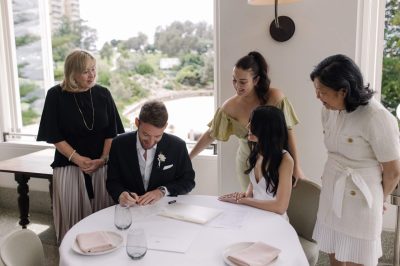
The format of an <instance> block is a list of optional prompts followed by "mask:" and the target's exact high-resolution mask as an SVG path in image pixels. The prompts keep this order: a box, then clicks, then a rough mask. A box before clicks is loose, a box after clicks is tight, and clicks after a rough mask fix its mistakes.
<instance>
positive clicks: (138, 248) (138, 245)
mask: <svg viewBox="0 0 400 266" xmlns="http://www.w3.org/2000/svg"><path fill="white" fill-rule="evenodd" d="M146 252H147V240H146V234H145V233H144V229H143V228H135V229H133V230H130V231H129V232H128V236H127V239H126V253H127V254H128V256H129V257H130V258H131V259H134V260H138V259H141V258H143V257H144V255H145V254H146Z"/></svg>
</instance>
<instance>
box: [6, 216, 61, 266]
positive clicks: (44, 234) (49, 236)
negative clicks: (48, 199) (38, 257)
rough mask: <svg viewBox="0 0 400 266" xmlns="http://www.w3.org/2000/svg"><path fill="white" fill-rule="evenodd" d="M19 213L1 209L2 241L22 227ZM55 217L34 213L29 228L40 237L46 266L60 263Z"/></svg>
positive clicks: (54, 265)
mask: <svg viewBox="0 0 400 266" xmlns="http://www.w3.org/2000/svg"><path fill="white" fill-rule="evenodd" d="M18 216H19V213H18V212H17V211H14V210H9V209H4V208H1V209H0V242H2V239H3V237H5V236H6V235H7V234H9V233H11V232H13V231H17V230H20V229H21V226H20V225H19V224H18V221H19V218H18ZM52 219H53V217H52V216H51V215H48V214H40V213H32V214H31V217H30V221H31V223H30V224H29V225H28V228H29V229H31V230H32V231H34V232H35V233H36V234H37V235H38V236H39V238H40V240H41V241H42V244H43V248H44V255H45V257H46V264H45V265H46V266H56V265H58V261H59V255H58V246H57V241H56V235H55V232H54V227H53V221H52Z"/></svg>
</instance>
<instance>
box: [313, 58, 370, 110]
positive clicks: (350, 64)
mask: <svg viewBox="0 0 400 266" xmlns="http://www.w3.org/2000/svg"><path fill="white" fill-rule="evenodd" d="M310 78H311V80H312V81H314V79H315V78H318V80H319V82H321V83H322V84H323V85H325V86H327V87H329V88H331V89H333V90H335V91H339V90H341V89H345V90H346V91H347V93H346V97H345V99H344V103H345V107H346V111H347V112H352V111H354V110H356V109H357V107H358V106H360V105H366V104H368V102H369V100H370V99H371V98H372V96H373V95H374V92H373V90H371V89H370V88H369V84H368V85H367V86H364V80H363V76H362V74H361V71H360V69H359V68H358V66H357V65H356V64H355V63H354V61H353V60H351V59H350V58H349V57H347V56H345V55H342V54H337V55H332V56H329V57H327V58H325V59H324V60H322V61H321V63H319V64H318V65H317V66H316V67H315V68H314V70H313V71H312V72H311V74H310Z"/></svg>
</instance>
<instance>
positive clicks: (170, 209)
mask: <svg viewBox="0 0 400 266" xmlns="http://www.w3.org/2000/svg"><path fill="white" fill-rule="evenodd" d="M221 213H222V211H221V210H218V209H213V208H208V207H203V206H198V205H192V204H185V203H180V202H177V203H174V204H171V205H169V206H167V207H166V208H165V209H164V210H163V211H161V212H160V213H159V214H158V215H161V216H165V217H170V218H174V219H178V220H183V221H188V222H193V223H198V224H205V223H207V222H209V221H211V220H212V219H213V218H215V217H216V216H218V215H219V214H221Z"/></svg>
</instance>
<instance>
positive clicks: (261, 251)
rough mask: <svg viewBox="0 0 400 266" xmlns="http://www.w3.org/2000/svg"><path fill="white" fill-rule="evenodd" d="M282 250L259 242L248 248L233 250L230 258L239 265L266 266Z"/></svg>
mask: <svg viewBox="0 0 400 266" xmlns="http://www.w3.org/2000/svg"><path fill="white" fill-rule="evenodd" d="M280 252H281V250H280V249H277V248H275V247H272V246H269V245H267V244H265V243H263V242H257V243H254V244H251V245H250V246H248V247H247V248H244V249H241V250H238V251H235V252H232V253H231V254H230V255H229V256H228V259H229V260H230V261H231V262H233V263H235V264H236V265H239V266H265V265H268V264H269V263H270V262H271V261H273V260H274V259H275V258H276V257H278V255H279V253H280Z"/></svg>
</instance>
